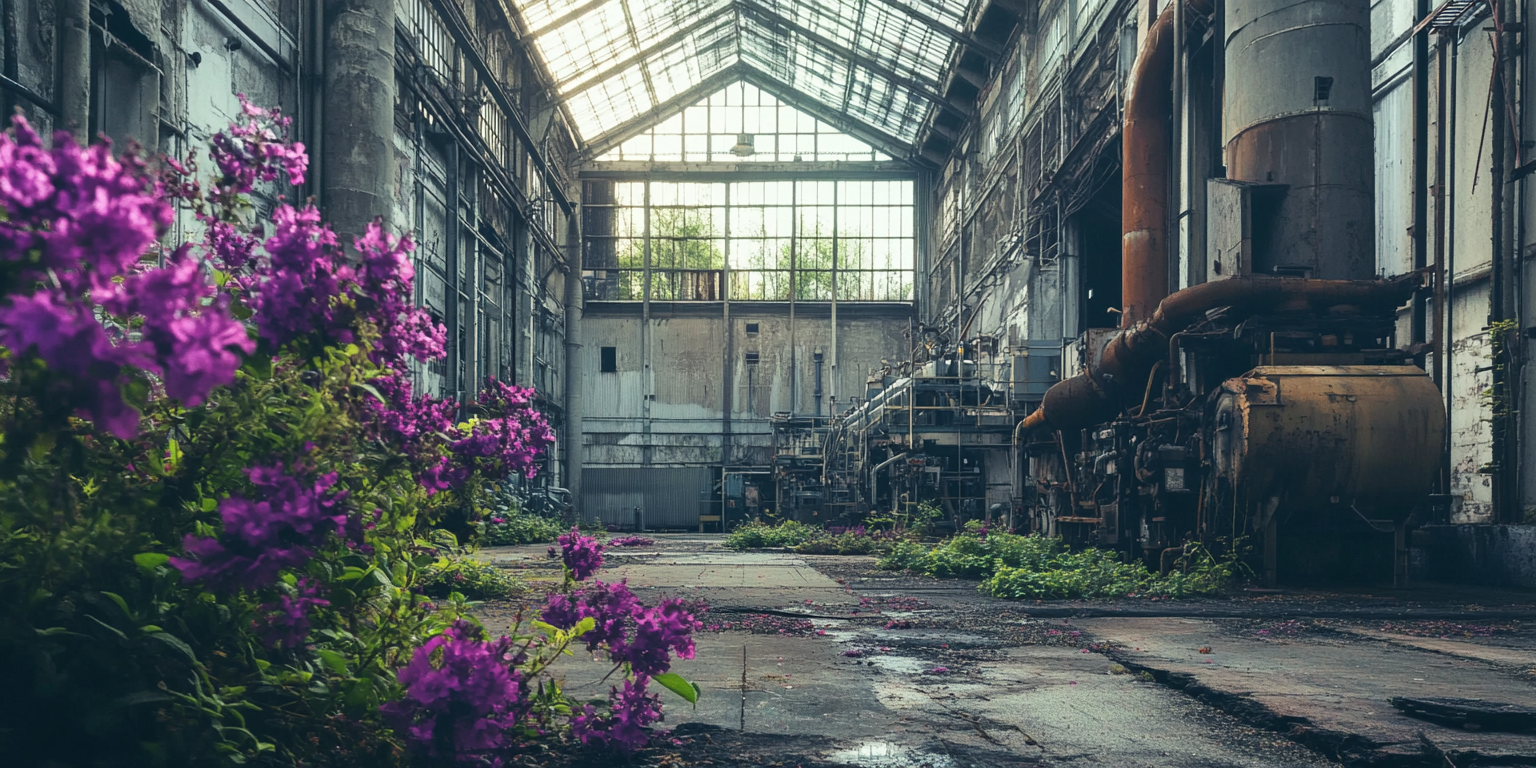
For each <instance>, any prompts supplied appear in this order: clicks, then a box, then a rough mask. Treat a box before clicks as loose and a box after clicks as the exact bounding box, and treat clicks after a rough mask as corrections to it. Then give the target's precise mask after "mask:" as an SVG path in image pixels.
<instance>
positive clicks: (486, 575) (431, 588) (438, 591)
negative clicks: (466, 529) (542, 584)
mask: <svg viewBox="0 0 1536 768" xmlns="http://www.w3.org/2000/svg"><path fill="white" fill-rule="evenodd" d="M524 586H525V585H524V584H523V583H522V582H521V581H520V580H518V579H517V578H516V577H514V576H512V575H511V574H509V573H507V572H506V571H504V570H502V569H500V568H497V567H496V566H494V565H491V564H490V563H485V562H481V561H479V560H476V559H474V558H472V557H465V556H463V555H449V556H447V557H440V558H438V559H437V560H436V561H434V562H433V563H432V564H431V565H430V566H428V567H427V568H426V569H425V571H424V572H423V574H422V580H421V588H422V591H423V592H425V593H426V594H427V596H429V597H437V598H444V597H448V596H449V595H450V594H453V593H455V592H457V593H458V594H461V595H463V596H464V597H465V598H467V599H469V600H497V599H500V598H504V597H510V596H512V595H514V594H516V593H518V592H521V591H522V590H523V589H524Z"/></svg>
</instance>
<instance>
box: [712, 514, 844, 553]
mask: <svg viewBox="0 0 1536 768" xmlns="http://www.w3.org/2000/svg"><path fill="white" fill-rule="evenodd" d="M822 533H825V531H823V530H822V529H821V527H820V526H816V525H806V524H805V523H800V522H796V521H794V520H785V521H784V522H782V523H779V524H778V525H774V524H772V523H765V522H761V521H757V520H754V521H752V522H748V523H742V524H741V525H738V526H736V527H735V528H733V529H732V530H731V532H730V533H729V534H726V537H725V546H726V547H728V548H730V549H766V548H769V547H795V546H799V545H801V544H804V543H805V542H807V541H810V540H811V538H812V537H813V536H816V535H818V534H822Z"/></svg>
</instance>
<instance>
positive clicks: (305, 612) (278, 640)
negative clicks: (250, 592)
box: [255, 578, 331, 650]
mask: <svg viewBox="0 0 1536 768" xmlns="http://www.w3.org/2000/svg"><path fill="white" fill-rule="evenodd" d="M319 595H320V585H319V584H317V583H315V582H314V581H311V580H310V579H307V578H305V579H300V580H299V583H298V585H297V586H296V587H295V589H294V593H293V594H291V595H287V594H285V595H282V596H280V597H278V598H277V601H276V602H272V603H263V604H262V605H261V607H260V608H258V609H257V614H258V618H257V619H256V622H255V624H256V627H255V628H256V630H257V632H259V633H260V634H261V639H262V642H264V643H266V646H267V647H268V648H278V647H281V648H283V649H286V650H291V649H294V648H298V647H300V646H302V645H303V644H304V638H305V637H306V636H308V634H309V626H310V622H309V612H310V610H311V609H313V608H316V607H320V606H326V605H330V604H331V603H330V601H329V600H322V599H321V598H320V597H319Z"/></svg>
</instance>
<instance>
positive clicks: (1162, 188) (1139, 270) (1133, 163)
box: [1120, 0, 1183, 327]
mask: <svg viewBox="0 0 1536 768" xmlns="http://www.w3.org/2000/svg"><path fill="white" fill-rule="evenodd" d="M1182 1H1183V0H1174V2H1173V3H1170V4H1169V7H1168V9H1166V10H1164V11H1163V12H1162V13H1161V14H1160V15H1158V16H1157V20H1156V21H1154V22H1153V23H1152V24H1150V25H1149V27H1148V29H1147V35H1146V40H1145V42H1144V43H1143V44H1142V47H1141V52H1140V53H1139V54H1138V55H1137V56H1136V65H1135V68H1134V70H1133V72H1132V75H1131V81H1130V83H1129V84H1128V85H1127V87H1126V88H1125V90H1126V91H1127V92H1128V93H1127V95H1126V97H1125V117H1124V120H1123V125H1124V127H1123V129H1122V130H1121V152H1122V157H1121V167H1122V168H1123V171H1122V175H1121V181H1120V184H1121V197H1122V199H1123V205H1124V208H1123V210H1122V212H1121V217H1120V231H1121V244H1120V249H1121V261H1120V286H1121V288H1120V297H1121V299H1120V303H1121V319H1120V320H1121V325H1122V326H1124V327H1130V326H1131V325H1132V324H1133V323H1135V322H1136V321H1138V320H1144V319H1146V318H1148V317H1150V316H1151V315H1152V312H1153V310H1155V309H1156V308H1157V304H1158V302H1160V301H1162V300H1163V298H1164V297H1166V296H1167V295H1168V263H1169V258H1168V207H1169V206H1168V186H1169V181H1168V167H1169V162H1168V140H1169V137H1168V130H1169V129H1168V118H1169V111H1170V108H1171V104H1170V103H1169V99H1168V91H1169V89H1170V88H1171V83H1170V77H1171V70H1172V66H1171V62H1172V51H1173V37H1172V34H1171V32H1172V28H1173V16H1174V6H1177V5H1179V4H1180V3H1181V2H1182Z"/></svg>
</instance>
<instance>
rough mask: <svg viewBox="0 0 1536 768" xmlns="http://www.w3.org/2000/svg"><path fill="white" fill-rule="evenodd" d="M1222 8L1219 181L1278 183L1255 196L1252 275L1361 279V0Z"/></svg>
mask: <svg viewBox="0 0 1536 768" xmlns="http://www.w3.org/2000/svg"><path fill="white" fill-rule="evenodd" d="M1225 6H1226V15H1225V27H1224V28H1225V29H1226V35H1227V40H1226V76H1225V83H1226V85H1225V104H1224V105H1223V106H1224V116H1223V124H1222V141H1223V143H1224V144H1225V146H1226V162H1227V178H1228V179H1232V180H1236V181H1245V182H1254V183H1259V184H1266V183H1267V184H1283V185H1285V186H1286V189H1285V191H1284V194H1283V195H1265V196H1262V197H1257V196H1256V198H1255V199H1256V202H1255V206H1256V207H1255V210H1254V212H1253V218H1254V253H1253V262H1254V263H1253V265H1252V268H1251V270H1252V272H1253V273H1255V274H1269V273H1273V272H1275V271H1276V270H1275V268H1276V267H1280V268H1282V269H1281V270H1280V272H1282V273H1287V272H1290V273H1294V272H1299V271H1301V270H1302V269H1305V270H1309V272H1308V274H1310V276H1311V277H1315V278H1323V279H1340V280H1359V279H1368V278H1370V277H1372V276H1373V275H1374V274H1375V272H1376V268H1375V256H1374V253H1375V248H1374V246H1375V243H1374V205H1373V197H1372V192H1373V188H1374V175H1373V174H1374V165H1373V163H1374V152H1373V151H1372V147H1373V146H1375V144H1374V135H1373V129H1372V117H1371V47H1370V29H1371V27H1370V14H1371V9H1370V2H1369V0H1301V1H1300V2H1297V0H1228V2H1227V3H1226V4H1225ZM1260 200H1262V202H1260ZM1260 206H1263V208H1262V209H1261V208H1260ZM1287 267H1289V268H1291V269H1289V270H1288V269H1285V268H1287Z"/></svg>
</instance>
